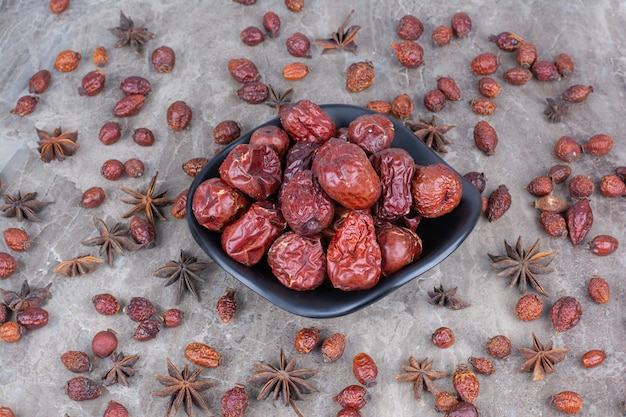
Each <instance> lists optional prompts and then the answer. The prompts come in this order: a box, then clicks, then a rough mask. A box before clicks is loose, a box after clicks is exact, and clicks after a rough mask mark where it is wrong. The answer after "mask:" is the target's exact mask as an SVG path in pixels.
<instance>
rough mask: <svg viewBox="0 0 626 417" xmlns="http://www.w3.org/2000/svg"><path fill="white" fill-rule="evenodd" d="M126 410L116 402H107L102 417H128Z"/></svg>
mask: <svg viewBox="0 0 626 417" xmlns="http://www.w3.org/2000/svg"><path fill="white" fill-rule="evenodd" d="M128 416H129V414H128V409H126V407H124V406H123V405H122V404H120V403H118V402H117V401H113V400H111V401H109V404H107V408H106V410H104V414H103V415H102V417H128Z"/></svg>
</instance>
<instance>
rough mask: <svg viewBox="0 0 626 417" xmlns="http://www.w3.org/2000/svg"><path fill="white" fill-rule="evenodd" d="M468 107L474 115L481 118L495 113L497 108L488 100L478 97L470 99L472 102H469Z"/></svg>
mask: <svg viewBox="0 0 626 417" xmlns="http://www.w3.org/2000/svg"><path fill="white" fill-rule="evenodd" d="M470 107H471V108H472V111H473V112H474V113H476V114H480V115H482V116H489V115H490V114H493V112H495V111H496V107H497V106H496V103H494V102H493V101H491V100H490V99H488V98H483V97H479V98H475V99H472V101H470Z"/></svg>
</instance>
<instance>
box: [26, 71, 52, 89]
mask: <svg viewBox="0 0 626 417" xmlns="http://www.w3.org/2000/svg"><path fill="white" fill-rule="evenodd" d="M50 78H52V74H50V71H48V70H46V69H43V70H40V71H37V72H36V73H35V74H33V76H32V77H30V80H29V81H28V92H29V93H31V94H43V93H44V92H45V91H46V90H47V89H48V86H49V85H50Z"/></svg>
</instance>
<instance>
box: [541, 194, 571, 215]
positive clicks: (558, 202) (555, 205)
mask: <svg viewBox="0 0 626 417" xmlns="http://www.w3.org/2000/svg"><path fill="white" fill-rule="evenodd" d="M533 206H534V207H535V208H536V209H539V210H541V211H548V212H550V213H563V212H564V211H566V210H567V209H569V207H570V206H569V204H568V203H567V201H565V200H563V199H562V198H561V197H558V196H556V195H546V196H543V197H541V198H540V199H538V200H535V202H534V203H533Z"/></svg>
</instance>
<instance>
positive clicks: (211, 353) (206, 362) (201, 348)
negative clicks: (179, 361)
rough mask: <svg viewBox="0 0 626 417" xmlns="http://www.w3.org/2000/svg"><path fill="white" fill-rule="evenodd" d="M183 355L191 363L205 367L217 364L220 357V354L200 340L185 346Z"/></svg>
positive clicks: (212, 366) (213, 366)
mask: <svg viewBox="0 0 626 417" xmlns="http://www.w3.org/2000/svg"><path fill="white" fill-rule="evenodd" d="M184 355H185V358H187V360H189V361H190V362H191V363H193V364H195V365H198V366H204V367H206V368H215V367H216V366H219V364H220V360H221V358H222V355H220V354H219V352H217V351H216V350H215V349H213V348H212V347H211V346H209V345H206V344H204V343H200V342H191V343H189V344H188V345H187V346H186V347H185V350H184Z"/></svg>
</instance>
